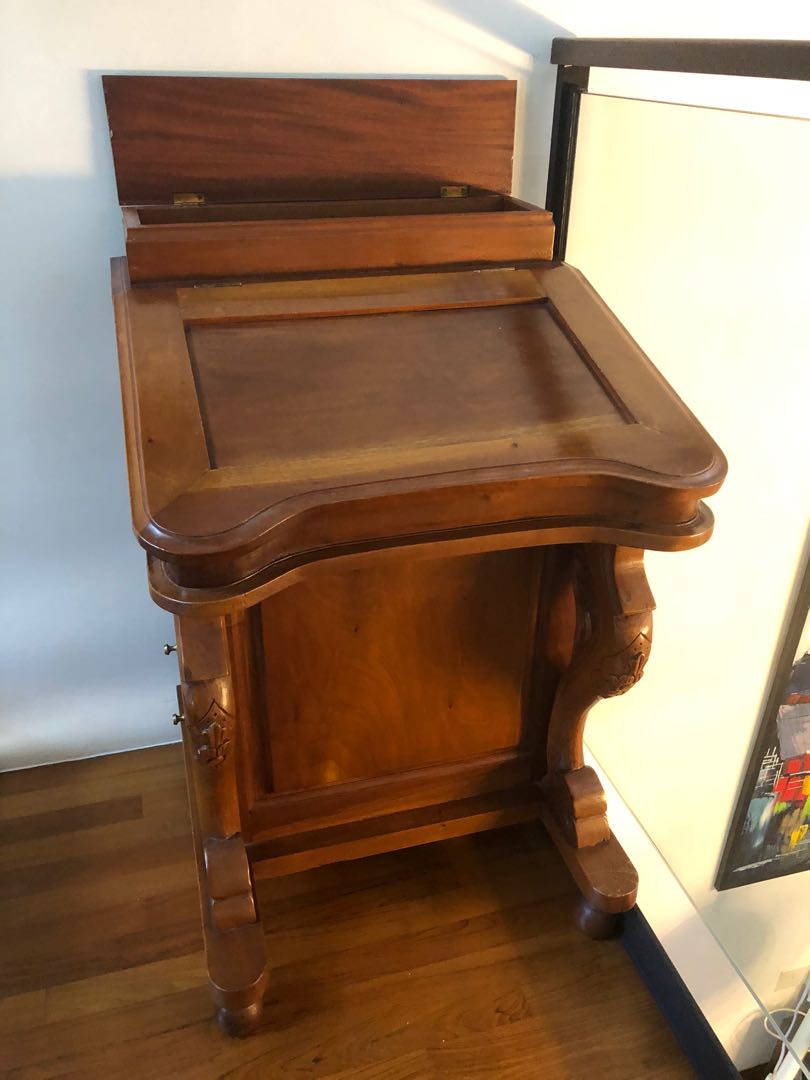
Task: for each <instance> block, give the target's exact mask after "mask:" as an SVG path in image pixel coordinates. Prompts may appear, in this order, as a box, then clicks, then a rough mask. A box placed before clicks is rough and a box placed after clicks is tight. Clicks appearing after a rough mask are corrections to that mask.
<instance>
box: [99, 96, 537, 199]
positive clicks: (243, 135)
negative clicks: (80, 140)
mask: <svg viewBox="0 0 810 1080" xmlns="http://www.w3.org/2000/svg"><path fill="white" fill-rule="evenodd" d="M103 82H104V94H105V97H106V101H107V115H108V119H109V124H110V136H111V142H112V152H113V160H114V162H115V172H116V177H117V180H118V195H119V200H118V201H119V202H120V203H121V204H122V205H126V204H134V203H169V204H171V202H172V196H173V195H174V194H176V193H180V192H200V193H202V194H204V196H205V198H206V200H207V201H213V202H229V201H230V202H243V201H246V200H247V201H250V200H261V199H293V200H294V199H330V198H331V199H334V198H364V197H369V198H386V197H389V198H390V197H396V196H410V197H413V196H434V197H435V196H438V195H439V191H440V188H441V187H442V185H452V184H468V185H469V186H470V187H473V188H477V189H478V188H480V189H483V190H484V191H490V192H509V191H510V190H511V187H512V149H513V142H514V125H515V90H516V86H517V84H516V83H515V82H514V81H512V80H508V79H331V78H330V79H283V78H266V79H256V78H233V77H232V78H217V77H202V78H200V77H195V76H191V77H189V76H139V75H105V76H104V77H103Z"/></svg>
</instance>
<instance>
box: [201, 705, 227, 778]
mask: <svg viewBox="0 0 810 1080" xmlns="http://www.w3.org/2000/svg"><path fill="white" fill-rule="evenodd" d="M232 723H233V717H232V716H231V714H230V713H229V712H227V711H226V710H225V709H223V708H222V706H221V705H220V704H219V702H218V701H216V700H214V699H213V698H212V699H211V704H210V705H209V706H208V708H207V709H206V711H205V714H204V715H203V716H201V717H200V718H199V720H195V721H194V722H193V723H192V725H191V727H192V735H193V738H194V751H195V753H196V755H197V760H198V761H202V762H203V763H204V764H206V765H210V766H212V767H216V766H217V765H221V764H222V763H223V761H225V759H226V758H227V756H228V751H229V749H230V745H231V738H230V735H231V724H232Z"/></svg>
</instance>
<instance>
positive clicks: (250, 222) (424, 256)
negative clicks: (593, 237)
mask: <svg viewBox="0 0 810 1080" xmlns="http://www.w3.org/2000/svg"><path fill="white" fill-rule="evenodd" d="M189 201H190V203H191V204H190V205H182V204H181V205H177V206H175V205H172V206H135V207H126V208H125V210H124V221H125V225H126V230H127V236H126V238H127V259H128V261H129V272H130V278H131V280H132V281H133V282H137V283H142V282H155V281H191V280H227V279H233V278H237V279H242V278H256V277H266V276H270V275H276V274H283V275H289V274H307V273H315V272H318V273H324V272H327V273H328V272H333V271H357V270H369V269H373V270H392V269H404V268H411V267H436V266H459V265H464V266H493V265H495V266H497V265H505V264H512V263H522V262H527V261H531V260H537V259H549V258H551V252H552V245H553V241H554V225H553V222H552V219H551V215H550V214H549V212H548V211H547V210H542V209H540V208H539V207H536V206H532V205H530V204H529V203H524V202H521V201H519V200H518V199H513V198H511V197H510V196H505V195H499V194H493V193H480V194H472V195H469V194H462V195H460V196H457V195H449V196H447V197H439V198H420V199H407V198H405V199H345V200H325V201H313V202H277V203H274V202H256V203H221V204H211V205H205V204H202V205H198V204H196V203H195V202H194V201H193V196H191V195H189Z"/></svg>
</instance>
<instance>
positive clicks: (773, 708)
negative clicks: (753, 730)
mask: <svg viewBox="0 0 810 1080" xmlns="http://www.w3.org/2000/svg"><path fill="white" fill-rule="evenodd" d="M803 563H804V565H803V570H802V572H801V577H800V582H799V587H798V590H796V593H795V600H794V603H793V605H792V610H791V613H790V617H789V620H788V622H787V626H786V629H785V632H784V634H783V635H782V645H781V647H780V650H779V653H778V659H777V661H776V665H775V670H774V672H773V675H772V677H771V682H770V689H769V691H768V697H767V700H766V704H765V708H764V710H763V713H762V717H761V720H760V723H759V727H758V730H757V735H756V739H755V740H754V744H753V747H752V750H751V754H750V757H749V761H748V766H747V768H746V771H745V776H744V778H743V782H742V785H741V787H740V792H739V795H738V797H737V803H736V806H735V808H734V814H733V816H732V818H731V824H730V826H729V830H728V834H727V836H726V842H725V845H724V849H723V854H722V857H721V859H720V864H719V867H718V871H717V877H716V879H715V888H716V889H718V890H724V889H734V888H737V887H739V886H741V885H750V884H752V883H753V882H756V881H768V880H770V879H772V878H776V877H783V876H784V875H786V874H795V873H801V872H802V871H804V870H810V818H807V817H805V819H804V820H805V821H807V822H808V823H809V827H808V829H807V830H806V832H805V838H804V839H801V840H800V841H799V842H798V843H797V844H796V845H795V846H794V847H793V848H791V849H790V850H787V851H780V850H778V849H779V846H780V836H781V837H783V836H784V833H785V831H786V830H788V829H790V827H791V824H792V822H793V821H794V820H795V813H796V808H795V806H794V804H796V805H798V806H799V807H801V806H802V805H803V806H804V807H805V808H806V806H807V805H810V803H805V804H801V803H798V802H797V800H795V799H790V800H787V802H786V803H785V805H787V806H788V809H787V810H783V811H780V812H778V813H777V812H776V809H775V808H777V807H778V806H780V805H782V803H780V801H779V795H778V794H777V793H776V790H775V785H776V784H777V783H778V782H780V781H782V780H783V779H784V780H785V786H783V788H782V790H783V791H786V790H787V791H790V792H791V793H795V791H796V790H797V789H796V781H795V780H794V778H795V777H799V778H800V779H801V780H802V783H803V784H804V786H805V787H810V780H808V781H807V783H806V784H805V777H810V771H805V769H804V766H805V765H808V764H810V761H809V760H808V759H810V745H808V746H807V748H806V749H807V751H808V753H807V754H803V755H796V754H793V755H789V754H788V755H786V756H784V750H785V748H784V746H781V745H780V741H779V735H778V730H777V724H778V720H779V718H780V708H783V710H784V707H785V706H786V705H790V701H789V700H788V699H794V698H799V699H802V697H803V695H802V694H801V693H797V692H796V688H797V687H798V686H799V685H800V684H801V686H802V687H804V686H806V684H807V683H808V679H810V653H806V654H804V656H803V657H800V656H798V655H797V652H798V649H799V645H800V642H801V640H802V636H803V634H804V633H805V629H806V627H807V624H808V622H810V553H809V552H807V551H806V552H805V558H804V560H803ZM804 700H806V695H805V698H804ZM794 704H795V702H794ZM799 704H801V700H800V701H799ZM805 708H808V709H810V705H805ZM784 715H785V714H784V712H783V714H782V716H784ZM808 730H810V728H809V729H808ZM783 741H784V739H783ZM775 753H776V755H778V759H779V763H777V761H776V760H775V757H774V754H775ZM797 757H798V758H800V759H801V761H800V766H801V768H800V770H799V771H798V772H796V771H793V772H790V773H788V772H787V766H788V763H789V762H790V763H791V767H795V763H796V760H797ZM788 782H790V783H791V785H792V787H791V788H790V789H788V788H786V784H787V783H788ZM769 786H770V789H771V792H772V794H771V795H768V794H767V789H768V787H769ZM769 797H770V798H771V799H772V806H771V807H768V806H767V804H766V799H767V798H769ZM807 798H808V800H810V795H809V796H807ZM760 811H761V814H760ZM799 813H801V810H800V811H799ZM788 814H792V815H794V817H793V818H791V819H788ZM763 818H764V819H766V821H767V825H766V826H765V827H759V826H756V827H754V826H753V822H755V821H756V822H760V821H762V820H763ZM777 819H778V820H777ZM780 830H781V831H780ZM791 835H793V836H795V835H796V830H793V831H792V834H791Z"/></svg>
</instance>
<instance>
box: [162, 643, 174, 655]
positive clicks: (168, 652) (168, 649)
mask: <svg viewBox="0 0 810 1080" xmlns="http://www.w3.org/2000/svg"><path fill="white" fill-rule="evenodd" d="M173 652H177V646H176V645H168V644H167V645H164V646H163V655H164V656H171V654H172V653H173Z"/></svg>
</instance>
